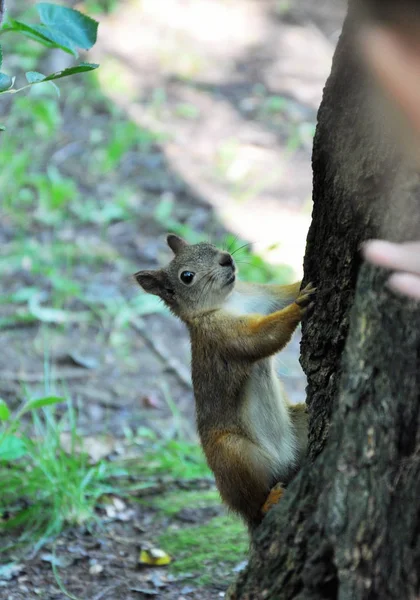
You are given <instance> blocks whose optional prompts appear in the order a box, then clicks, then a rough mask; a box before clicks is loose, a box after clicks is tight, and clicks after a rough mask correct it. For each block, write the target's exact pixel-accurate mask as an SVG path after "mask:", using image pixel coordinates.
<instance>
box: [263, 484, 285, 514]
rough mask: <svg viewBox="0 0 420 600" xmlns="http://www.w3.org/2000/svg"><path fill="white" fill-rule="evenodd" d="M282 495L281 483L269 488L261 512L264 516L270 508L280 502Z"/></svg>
mask: <svg viewBox="0 0 420 600" xmlns="http://www.w3.org/2000/svg"><path fill="white" fill-rule="evenodd" d="M283 494H284V487H283V484H282V483H277V484H276V485H275V486H274V487H272V488H271V490H270V493H269V494H268V496H267V499H266V501H265V502H264V504H263V506H262V508H261V512H262V514H263V515H266V514H267V513H268V511H269V510H270V508H273V506H275V505H276V504H278V503H279V502H280V500H281V499H282V497H283Z"/></svg>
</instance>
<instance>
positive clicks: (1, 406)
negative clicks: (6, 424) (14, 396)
mask: <svg viewBox="0 0 420 600" xmlns="http://www.w3.org/2000/svg"><path fill="white" fill-rule="evenodd" d="M9 418H10V410H9V407H8V406H7V404H6V402H5V401H4V400H3V399H2V398H0V421H7V419H9Z"/></svg>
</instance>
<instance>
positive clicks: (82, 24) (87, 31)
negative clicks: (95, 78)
mask: <svg viewBox="0 0 420 600" xmlns="http://www.w3.org/2000/svg"><path fill="white" fill-rule="evenodd" d="M36 9H37V11H38V15H39V18H40V23H39V24H27V23H24V22H23V21H19V20H15V19H10V18H7V19H6V20H5V21H4V16H5V0H0V35H4V34H5V33H18V34H20V35H23V36H25V37H28V38H30V39H32V40H35V41H37V42H38V43H40V44H42V45H44V46H47V47H48V48H59V49H60V50H63V51H64V52H67V53H69V54H72V55H73V56H75V57H77V56H78V48H81V49H83V50H89V49H90V48H92V46H93V45H94V44H95V42H96V37H97V31H98V23H97V21H95V20H94V19H92V18H91V17H88V16H86V15H84V14H82V13H81V12H79V11H77V10H74V9H72V8H67V7H64V6H58V5H56V4H51V3H48V2H41V3H39V4H37V5H36ZM3 21H4V22H3ZM2 59H3V55H2V50H1V46H0V69H1V67H2ZM98 66H99V65H97V64H94V63H86V62H82V63H80V64H79V65H76V66H74V67H70V68H68V69H64V70H62V71H57V72H55V73H50V74H49V75H44V74H43V73H39V72H37V71H28V72H27V73H25V76H26V81H27V84H26V85H24V86H22V87H20V88H15V87H14V83H15V77H14V76H10V75H8V74H6V73H3V72H1V71H0V94H5V93H8V94H15V93H17V92H20V91H22V90H24V89H26V88H28V87H30V86H32V85H35V84H38V83H44V82H50V83H51V84H52V85H54V88H55V89H56V91H57V92H58V88H57V86H56V85H55V84H54V83H53V80H55V79H61V78H62V77H68V76H70V75H75V74H77V73H84V72H87V71H92V70H94V69H96V68H97V67H98ZM58 93H59V92H58Z"/></svg>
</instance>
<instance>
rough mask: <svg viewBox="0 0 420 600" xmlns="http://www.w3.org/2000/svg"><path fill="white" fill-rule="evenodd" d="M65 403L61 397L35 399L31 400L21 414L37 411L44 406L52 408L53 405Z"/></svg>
mask: <svg viewBox="0 0 420 600" xmlns="http://www.w3.org/2000/svg"><path fill="white" fill-rule="evenodd" d="M60 402H65V399H64V398H62V397H61V396H45V397H44V398H34V399H33V400H29V402H27V403H26V404H25V405H24V406H23V407H22V409H21V411H20V414H22V415H23V413H26V412H28V411H30V410H36V409H37V408H43V407H44V406H51V405H52V404H59V403H60Z"/></svg>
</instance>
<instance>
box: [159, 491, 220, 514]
mask: <svg viewBox="0 0 420 600" xmlns="http://www.w3.org/2000/svg"><path fill="white" fill-rule="evenodd" d="M147 504H148V505H149V506H150V505H152V506H154V507H155V508H158V509H159V510H160V511H161V512H162V513H163V514H165V515H167V516H169V517H173V516H174V515H176V514H177V513H178V512H179V511H180V510H182V509H183V508H185V507H186V506H188V507H190V508H206V507H208V506H218V505H220V496H219V493H218V492H217V491H216V490H191V491H189V492H177V493H174V494H166V495H165V496H163V497H158V498H154V499H153V500H152V501H151V502H148V503H147Z"/></svg>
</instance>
